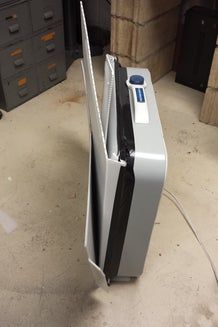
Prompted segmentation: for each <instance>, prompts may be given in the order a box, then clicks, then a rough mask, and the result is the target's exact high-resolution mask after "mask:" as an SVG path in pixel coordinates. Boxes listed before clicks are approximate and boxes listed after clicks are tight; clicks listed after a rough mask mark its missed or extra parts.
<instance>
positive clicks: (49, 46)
mask: <svg viewBox="0 0 218 327" xmlns="http://www.w3.org/2000/svg"><path fill="white" fill-rule="evenodd" d="M33 43H34V52H35V57H36V61H37V62H40V61H42V60H43V59H46V58H49V57H51V56H54V55H55V54H56V53H60V52H62V53H64V30H63V26H62V25H61V26H58V27H56V28H54V29H51V30H48V31H46V32H44V33H42V34H40V35H37V36H35V37H34V39H33Z"/></svg>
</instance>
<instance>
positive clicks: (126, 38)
mask: <svg viewBox="0 0 218 327" xmlns="http://www.w3.org/2000/svg"><path fill="white" fill-rule="evenodd" d="M178 16H179V9H178V8H175V9H174V10H172V11H170V12H168V13H166V14H164V15H162V16H160V17H158V18H157V19H155V20H152V21H150V22H149V23H147V24H145V25H144V26H138V25H135V24H133V23H131V22H129V21H127V20H120V19H116V18H113V17H112V34H111V40H112V41H111V52H112V53H115V54H119V55H121V56H127V57H130V58H131V59H132V60H133V61H135V62H140V61H142V60H145V59H146V57H147V56H149V55H151V54H152V53H155V52H156V51H158V50H159V49H161V48H162V47H163V46H164V45H167V44H169V43H171V42H172V41H173V40H175V38H176V33H177V24H178Z"/></svg>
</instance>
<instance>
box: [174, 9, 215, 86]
mask: <svg viewBox="0 0 218 327" xmlns="http://www.w3.org/2000/svg"><path fill="white" fill-rule="evenodd" d="M217 33H218V11H217V10H212V9H208V8H204V7H199V6H195V7H193V8H191V9H190V10H188V11H187V13H186V19H185V26H184V31H183V37H182V46H181V52H180V56H179V63H178V69H177V74H176V82H177V83H180V84H184V85H186V86H189V87H191V88H193V89H196V90H199V91H202V92H205V90H206V88H207V83H208V78H209V74H210V68H211V64H212V60H213V54H214V50H215V47H216V38H217Z"/></svg>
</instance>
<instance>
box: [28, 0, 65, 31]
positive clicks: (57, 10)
mask: <svg viewBox="0 0 218 327" xmlns="http://www.w3.org/2000/svg"><path fill="white" fill-rule="evenodd" d="M30 10H31V16H32V25H33V31H37V30H39V29H41V28H44V27H47V26H49V25H51V24H53V23H56V22H58V21H60V20H62V16H63V13H62V1H61V0H30Z"/></svg>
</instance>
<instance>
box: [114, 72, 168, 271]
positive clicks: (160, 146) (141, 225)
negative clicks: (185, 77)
mask: <svg viewBox="0 0 218 327" xmlns="http://www.w3.org/2000/svg"><path fill="white" fill-rule="evenodd" d="M127 71H128V77H130V76H131V75H142V76H143V77H144V79H145V81H146V84H147V86H146V88H145V97H146V100H147V105H148V115H149V123H147V124H144V123H143V124H139V123H135V112H134V105H133V98H132V94H131V92H132V91H130V103H131V113H132V119H133V127H134V136H135V153H134V154H133V155H134V156H135V163H134V174H135V188H134V193H133V199H132V203H131V210H130V216H129V221H128V226H127V231H126V237H125V242H124V247H123V252H122V257H121V261H120V267H119V272H118V276H121V277H138V276H140V275H141V274H142V272H143V268H144V262H145V258H146V254H147V250H148V246H149V241H150V237H151V233H152V229H153V225H154V221H155V217H156V214H157V210H158V205H159V201H160V197H161V193H162V189H163V185H164V181H165V176H166V166H167V153H166V147H165V143H164V139H163V132H162V127H161V123H160V118H159V114H158V108H157V104H156V100H155V94H154V90H153V86H152V83H151V78H150V73H149V72H148V70H145V69H136V68H128V70H127Z"/></svg>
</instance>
